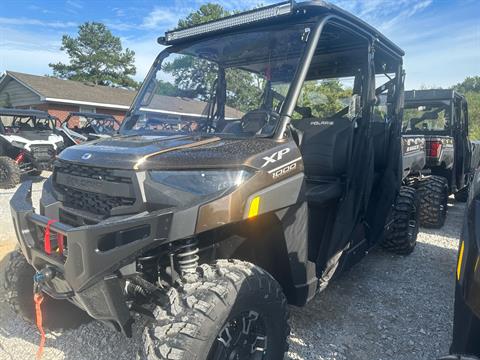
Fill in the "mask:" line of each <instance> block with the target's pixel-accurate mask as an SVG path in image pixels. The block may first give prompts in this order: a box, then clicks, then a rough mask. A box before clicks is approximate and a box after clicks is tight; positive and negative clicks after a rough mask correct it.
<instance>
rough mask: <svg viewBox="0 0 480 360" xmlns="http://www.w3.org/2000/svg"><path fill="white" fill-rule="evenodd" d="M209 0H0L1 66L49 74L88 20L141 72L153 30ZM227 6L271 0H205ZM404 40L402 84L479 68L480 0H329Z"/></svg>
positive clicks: (155, 48)
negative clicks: (65, 41) (64, 43)
mask: <svg viewBox="0 0 480 360" xmlns="http://www.w3.org/2000/svg"><path fill="white" fill-rule="evenodd" d="M206 2H208V0H190V1H187V0H155V1H153V0H111V1H101V0H65V1H59V0H49V1H47V0H44V1H34V0H0V73H3V72H4V71H5V70H11V71H19V72H26V73H30V74H36V75H46V74H51V73H52V71H51V69H50V68H49V66H48V64H49V63H56V62H59V61H61V62H68V57H67V56H66V55H65V54H64V53H63V52H62V51H61V50H60V46H61V38H62V35H63V34H69V35H72V36H73V35H75V34H76V32H77V30H78V25H80V24H82V23H84V22H86V21H97V22H103V23H105V24H106V25H107V26H108V27H109V28H110V30H111V31H112V32H113V34H114V35H116V36H119V37H120V38H121V40H122V44H123V46H124V47H128V48H130V49H132V50H133V51H135V54H136V56H135V63H136V67H137V74H136V75H135V79H136V80H139V81H140V80H142V79H143V78H144V77H145V75H146V73H147V71H148V69H149V67H150V65H151V64H152V62H153V60H154V59H155V57H156V55H157V54H158V53H159V52H160V51H161V49H162V47H161V46H160V45H158V44H157V42H156V39H157V37H159V36H161V35H163V34H164V32H165V31H166V30H167V29H171V28H173V27H175V25H176V24H177V22H178V19H180V18H182V17H185V16H186V15H188V14H189V13H190V12H192V11H194V10H196V9H198V7H199V6H200V5H201V4H203V3H206ZM211 2H216V3H220V4H222V5H223V6H224V7H225V8H226V9H228V10H234V9H236V10H246V9H250V8H253V7H255V6H257V5H258V4H259V3H261V4H264V5H265V4H269V3H272V1H269V0H267V1H265V0H263V1H262V0H240V1H238V0H237V1H234V0H211ZM331 2H332V3H335V4H336V5H338V6H340V7H342V8H344V9H346V10H348V11H350V12H352V13H353V14H355V15H356V16H358V17H360V18H361V19H363V20H365V21H367V22H368V23H370V24H371V25H373V26H375V27H376V28H377V29H379V30H380V31H381V32H382V33H383V34H385V35H386V36H387V37H389V38H390V39H391V40H392V41H393V42H395V43H396V44H397V45H399V46H400V47H401V48H403V49H404V50H405V52H406V55H405V60H404V63H405V70H406V72H407V78H406V88H407V89H412V88H419V87H421V86H428V87H432V86H441V87H449V86H452V85H454V84H456V83H459V82H461V81H463V80H464V79H465V77H467V76H476V75H477V76H478V75H480V0H333V1H331Z"/></svg>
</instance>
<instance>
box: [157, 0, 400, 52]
mask: <svg viewBox="0 0 480 360" xmlns="http://www.w3.org/2000/svg"><path fill="white" fill-rule="evenodd" d="M292 3H293V12H292V14H291V15H282V16H281V17H279V19H278V20H277V23H279V22H280V21H281V23H282V24H283V23H287V22H292V23H297V24H298V23H302V22H311V21H312V20H315V18H320V17H321V16H328V15H333V16H334V17H335V18H337V20H340V21H341V20H344V21H347V22H349V23H351V24H353V25H354V26H356V27H357V29H358V30H360V31H363V32H364V33H366V34H368V35H369V36H370V37H371V38H373V39H376V40H377V41H378V42H379V43H380V44H381V45H382V46H384V47H385V48H387V49H388V50H390V51H391V52H393V53H395V55H397V56H403V55H404V54H405V53H404V51H403V50H402V49H401V48H400V47H399V46H397V45H396V44H395V43H394V42H393V41H391V40H389V39H388V38H387V37H386V36H384V35H382V34H381V33H380V31H378V30H377V29H375V28H374V27H373V26H371V25H369V24H368V23H366V22H365V21H363V20H361V19H360V18H358V17H356V16H355V15H353V14H351V13H350V12H348V11H346V10H343V9H342V8H340V7H338V6H336V5H333V4H330V3H329V2H327V1H323V0H311V1H305V2H300V3H295V2H293V1H292ZM281 4H285V2H283V3H279V4H274V5H271V6H267V7H265V8H259V9H255V10H250V11H247V12H242V13H238V14H235V15H231V16H228V17H224V18H222V19H219V20H214V21H209V22H206V23H204V24H201V25H198V26H202V25H205V24H214V23H216V22H219V21H225V19H232V20H235V18H238V17H240V16H242V15H245V14H249V13H254V12H255V11H260V10H262V9H266V8H270V7H274V6H278V5H281ZM275 23H276V22H275V18H269V19H266V20H262V21H255V22H254V23H249V24H248V23H247V24H238V25H235V27H232V28H225V29H222V30H219V31H214V32H210V33H205V34H203V35H201V36H197V37H195V38H200V37H201V38H204V37H210V36H213V35H215V34H219V33H224V32H234V31H238V30H240V29H245V28H255V27H260V26H265V25H267V24H275ZM195 27H197V26H192V27H190V28H187V29H194V28H195ZM182 30H184V29H182ZM174 31H175V30H174ZM174 31H167V32H166V33H165V36H167V34H168V33H172V32H174ZM192 39H193V37H189V38H185V39H179V40H175V41H171V42H167V41H166V40H165V38H163V37H162V38H159V39H158V41H159V42H160V43H162V44H164V45H172V44H177V43H181V42H188V41H191V40H192Z"/></svg>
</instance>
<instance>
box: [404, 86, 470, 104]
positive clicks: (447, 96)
mask: <svg viewBox="0 0 480 360" xmlns="http://www.w3.org/2000/svg"><path fill="white" fill-rule="evenodd" d="M455 97H458V98H463V97H464V96H463V95H461V94H460V93H458V92H456V91H455V90H452V89H429V90H408V91H405V102H422V101H424V102H425V101H438V100H452V99H454V98H455Z"/></svg>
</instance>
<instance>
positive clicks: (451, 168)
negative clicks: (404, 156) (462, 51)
mask: <svg viewBox="0 0 480 360" xmlns="http://www.w3.org/2000/svg"><path fill="white" fill-rule="evenodd" d="M403 133H404V134H405V135H407V136H415V135H416V136H423V137H425V143H426V167H425V169H423V170H422V171H421V172H419V173H417V174H415V175H414V176H413V177H410V178H409V180H410V182H409V185H410V186H414V187H416V188H417V190H418V193H419V198H420V210H419V211H420V221H421V223H422V225H424V226H427V227H441V226H442V225H443V223H444V222H445V217H446V213H447V199H448V196H449V195H450V194H455V199H456V200H457V201H466V199H467V196H468V188H469V184H470V182H471V179H472V177H473V173H474V171H475V168H476V167H477V166H478V164H479V160H478V154H477V153H478V152H479V148H478V147H477V148H476V150H474V146H473V145H472V143H471V142H470V141H469V140H468V109H467V102H466V100H465V97H463V96H462V95H460V94H459V93H457V92H455V91H453V90H412V91H406V92H405V111H404V122H403Z"/></svg>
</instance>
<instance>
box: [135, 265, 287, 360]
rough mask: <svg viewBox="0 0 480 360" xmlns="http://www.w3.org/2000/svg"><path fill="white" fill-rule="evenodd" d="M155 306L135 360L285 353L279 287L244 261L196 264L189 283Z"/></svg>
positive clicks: (214, 359) (271, 359) (271, 358)
mask: <svg viewBox="0 0 480 360" xmlns="http://www.w3.org/2000/svg"><path fill="white" fill-rule="evenodd" d="M169 298H170V306H168V307H167V308H165V307H163V308H162V307H156V308H155V310H154V315H155V321H153V322H151V323H149V325H147V327H146V328H145V330H144V332H143V348H142V350H141V351H140V353H139V356H138V358H140V359H148V360H159V359H176V360H187V359H188V360H207V359H208V360H220V359H221V360H224V359H225V360H229V359H232V360H249V359H252V360H257V359H258V360H262V359H265V360H267V359H268V360H277V359H283V358H284V355H285V352H286V351H287V349H288V345H287V341H286V340H287V336H288V335H289V333H290V327H289V326H288V322H287V320H288V310H287V301H286V299H285V296H284V295H283V292H282V289H281V288H280V285H279V284H278V283H277V282H276V281H275V279H273V278H272V277H271V276H270V275H269V274H268V273H267V272H265V271H264V270H262V269H260V268H259V267H257V266H255V265H252V264H250V263H246V262H242V261H237V260H230V261H227V260H219V261H218V262H217V263H216V264H215V265H213V266H209V265H202V266H200V267H199V268H198V269H197V275H195V279H194V280H193V282H190V283H186V284H185V285H184V286H183V287H182V288H181V289H179V290H176V289H174V288H172V289H170V290H169Z"/></svg>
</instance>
